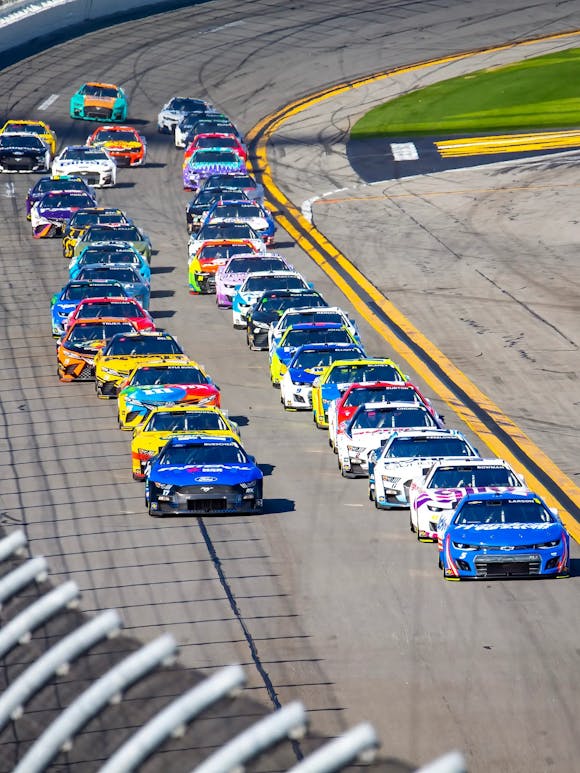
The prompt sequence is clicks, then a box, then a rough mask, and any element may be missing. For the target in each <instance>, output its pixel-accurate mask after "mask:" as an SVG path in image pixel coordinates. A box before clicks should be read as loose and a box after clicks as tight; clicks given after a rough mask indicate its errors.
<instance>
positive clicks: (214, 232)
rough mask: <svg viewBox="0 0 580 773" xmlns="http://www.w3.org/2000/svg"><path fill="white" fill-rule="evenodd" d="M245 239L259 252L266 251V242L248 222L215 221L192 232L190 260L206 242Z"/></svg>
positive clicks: (188, 250) (189, 260)
mask: <svg viewBox="0 0 580 773" xmlns="http://www.w3.org/2000/svg"><path fill="white" fill-rule="evenodd" d="M230 239H231V240H243V241H245V242H246V243H247V244H248V245H251V246H250V249H253V250H254V251H255V252H257V253H261V254H263V253H265V252H266V244H265V243H264V241H263V240H262V239H261V238H260V236H259V235H258V234H257V233H256V232H255V231H254V230H253V229H252V228H250V226H249V225H248V224H247V223H214V224H208V225H204V226H202V227H201V228H200V229H199V231H198V232H197V233H192V234H191V236H190V237H189V240H188V243H187V252H188V262H191V260H193V258H194V257H195V256H196V255H197V253H198V252H199V250H200V249H201V248H202V247H203V245H204V243H205V242H207V241H208V240H211V241H224V240H230Z"/></svg>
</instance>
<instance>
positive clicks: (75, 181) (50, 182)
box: [26, 174, 96, 220]
mask: <svg viewBox="0 0 580 773" xmlns="http://www.w3.org/2000/svg"><path fill="white" fill-rule="evenodd" d="M53 191H54V192H56V191H84V192H85V193H88V194H89V196H92V197H93V199H96V194H95V189H94V188H92V187H91V186H90V185H88V184H87V182H86V181H85V180H84V179H83V178H82V177H74V176H73V175H68V174H65V175H61V176H60V177H49V176H45V177H41V178H40V179H38V180H37V181H36V182H35V183H34V185H33V186H32V188H29V190H28V193H27V194H26V219H27V220H30V211H31V209H32V207H33V206H34V204H35V203H36V202H37V201H40V199H42V198H43V197H44V196H45V195H46V194H47V193H51V192H53Z"/></svg>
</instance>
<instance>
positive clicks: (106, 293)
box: [61, 282, 127, 301]
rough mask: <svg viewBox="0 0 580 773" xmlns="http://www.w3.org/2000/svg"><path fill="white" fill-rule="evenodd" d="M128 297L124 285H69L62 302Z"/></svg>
mask: <svg viewBox="0 0 580 773" xmlns="http://www.w3.org/2000/svg"><path fill="white" fill-rule="evenodd" d="M123 295H125V296H126V295H127V292H126V290H125V288H124V287H123V285H121V284H117V283H113V282H111V283H110V284H106V283H105V282H103V283H101V282H99V283H96V284H86V283H84V282H83V283H81V284H71V285H68V287H67V288H66V290H65V291H64V293H63V294H62V298H61V300H63V301H82V299H83V298H112V297H114V296H123Z"/></svg>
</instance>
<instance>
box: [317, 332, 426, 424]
mask: <svg viewBox="0 0 580 773" xmlns="http://www.w3.org/2000/svg"><path fill="white" fill-rule="evenodd" d="M357 340H360V339H357ZM377 380H382V381H406V380H407V376H406V375H405V374H404V373H403V371H402V370H401V368H400V367H399V366H398V365H397V364H396V363H395V362H393V360H391V359H390V358H389V357H367V358H363V359H361V360H359V361H358V362H345V363H342V362H334V363H333V364H332V365H331V366H329V367H328V368H327V369H326V370H325V371H324V373H322V374H321V376H320V378H319V379H318V381H317V382H316V385H315V387H314V390H313V392H312V410H313V414H314V415H313V420H314V423H315V424H316V426H317V427H319V428H320V429H322V428H324V427H328V409H329V407H330V405H331V403H332V402H333V401H334V400H337V399H338V398H339V397H340V395H341V393H342V391H343V390H344V389H346V388H347V387H348V386H349V384H354V383H355V382H356V381H359V382H360V381H363V382H364V381H377ZM413 399H414V396H413ZM366 402H371V400H366Z"/></svg>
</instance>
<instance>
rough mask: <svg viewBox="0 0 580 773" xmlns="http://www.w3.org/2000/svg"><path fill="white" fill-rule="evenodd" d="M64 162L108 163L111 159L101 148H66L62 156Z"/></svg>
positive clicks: (85, 146)
mask: <svg viewBox="0 0 580 773" xmlns="http://www.w3.org/2000/svg"><path fill="white" fill-rule="evenodd" d="M60 158H61V159H62V160H63V161H108V160H109V157H108V156H107V154H106V153H105V152H104V151H103V150H101V148H91V147H89V146H88V145H82V146H75V147H70V148H65V149H64V150H63V152H62V153H61V155H60Z"/></svg>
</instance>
